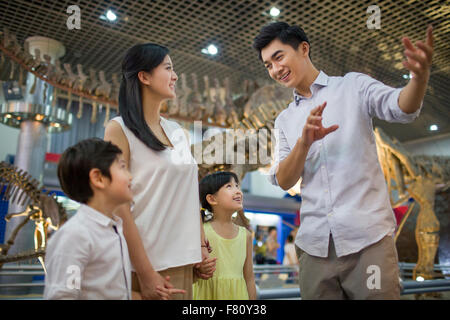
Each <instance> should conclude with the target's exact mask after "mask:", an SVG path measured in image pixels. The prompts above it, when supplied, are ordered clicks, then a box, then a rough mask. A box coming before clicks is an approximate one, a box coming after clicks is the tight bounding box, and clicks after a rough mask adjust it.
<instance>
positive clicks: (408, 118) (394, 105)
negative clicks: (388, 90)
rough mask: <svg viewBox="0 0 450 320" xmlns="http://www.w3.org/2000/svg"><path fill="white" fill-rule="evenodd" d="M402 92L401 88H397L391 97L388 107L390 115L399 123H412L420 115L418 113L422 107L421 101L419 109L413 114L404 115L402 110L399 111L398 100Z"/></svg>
mask: <svg viewBox="0 0 450 320" xmlns="http://www.w3.org/2000/svg"><path fill="white" fill-rule="evenodd" d="M402 90H403V88H399V89H396V90H395V93H394V94H393V95H392V96H391V99H392V100H391V102H390V103H389V105H390V106H391V111H392V114H393V115H394V117H395V119H397V120H398V121H400V122H404V123H408V122H412V121H414V120H415V119H416V118H417V117H418V116H419V114H420V111H421V110H422V107H423V100H422V101H421V103H420V107H419V109H417V111H415V112H413V113H406V112H404V111H403V110H402V109H400V105H399V98H400V92H401V91H402Z"/></svg>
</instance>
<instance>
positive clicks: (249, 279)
mask: <svg viewBox="0 0 450 320" xmlns="http://www.w3.org/2000/svg"><path fill="white" fill-rule="evenodd" d="M246 231H247V257H246V258H245V263H244V279H245V282H246V284H247V291H248V297H249V299H250V300H256V298H257V297H256V285H255V275H254V273H253V243H252V234H251V232H250V231H248V230H246Z"/></svg>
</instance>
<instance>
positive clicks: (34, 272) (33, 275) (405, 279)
mask: <svg viewBox="0 0 450 320" xmlns="http://www.w3.org/2000/svg"><path fill="white" fill-rule="evenodd" d="M414 267H415V264H414V263H404V262H401V263H399V269H400V276H401V286H402V295H407V294H421V293H429V292H443V291H450V265H441V264H436V265H434V274H436V278H435V279H433V280H424V281H416V280H413V279H411V276H412V270H413V269H414ZM298 271H299V268H298V267H296V266H286V265H255V266H254V274H255V282H256V286H257V293H258V299H262V300H264V299H300V298H301V295H300V289H299V287H298ZM44 275H45V273H44V270H43V269H42V267H41V265H39V264H36V265H29V264H28V265H25V264H7V265H4V266H3V268H2V269H0V279H8V281H0V299H3V298H5V297H6V298H8V297H11V296H8V295H5V294H4V293H2V291H3V289H7V288H9V289H10V288H22V289H27V288H28V289H29V290H31V291H32V292H33V293H34V294H36V295H39V294H41V295H42V292H43V287H44V280H43V279H44ZM18 276H21V277H22V278H23V276H29V279H30V281H29V282H26V283H19V282H14V280H13V279H14V277H18ZM25 298H26V297H25Z"/></svg>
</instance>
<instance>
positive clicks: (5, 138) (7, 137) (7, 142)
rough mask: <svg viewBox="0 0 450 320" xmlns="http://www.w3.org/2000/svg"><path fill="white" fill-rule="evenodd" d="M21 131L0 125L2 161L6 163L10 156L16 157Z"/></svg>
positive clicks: (0, 154)
mask: <svg viewBox="0 0 450 320" xmlns="http://www.w3.org/2000/svg"><path fill="white" fill-rule="evenodd" d="M19 132H20V129H16V128H12V127H9V126H7V125H4V124H0V161H5V159H6V156H7V155H8V154H12V155H15V154H16V151H17V142H18V140H19Z"/></svg>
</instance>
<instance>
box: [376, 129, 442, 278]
mask: <svg viewBox="0 0 450 320" xmlns="http://www.w3.org/2000/svg"><path fill="white" fill-rule="evenodd" d="M375 138H376V144H377V151H378V158H379V160H380V164H381V168H382V170H383V174H384V176H385V179H386V182H387V185H388V189H389V194H390V196H391V199H390V201H391V205H392V207H397V206H398V205H400V204H402V203H405V202H406V201H407V200H408V199H409V198H410V197H411V198H413V199H414V200H415V201H416V203H417V204H418V205H419V206H420V211H419V214H418V217H417V223H416V229H415V238H416V242H417V246H418V261H417V264H416V266H415V268H414V270H413V279H416V278H417V277H418V276H421V277H423V278H424V279H432V278H433V276H434V274H433V268H434V259H435V255H436V251H437V248H438V246H439V228H440V225H439V221H438V219H437V218H436V215H435V213H434V200H435V194H436V191H437V190H438V189H447V188H448V187H450V170H449V169H450V158H448V157H436V156H435V157H430V156H415V157H413V156H411V155H410V154H409V153H408V152H407V151H406V150H405V149H404V147H403V146H402V145H401V144H400V143H399V142H398V141H395V140H392V139H390V138H389V137H388V136H387V135H386V134H385V133H384V132H383V131H382V130H381V129H380V128H376V129H375ZM394 195H396V198H394ZM414 205H415V203H414V202H413V203H412V204H410V206H409V209H408V211H407V213H406V214H405V217H404V218H403V221H402V222H401V223H400V225H399V228H398V230H397V232H396V236H395V239H397V238H398V235H399V234H400V232H401V230H402V228H403V226H404V223H405V221H406V219H407V218H408V217H409V215H410V213H411V211H412V208H413V207H414Z"/></svg>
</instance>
